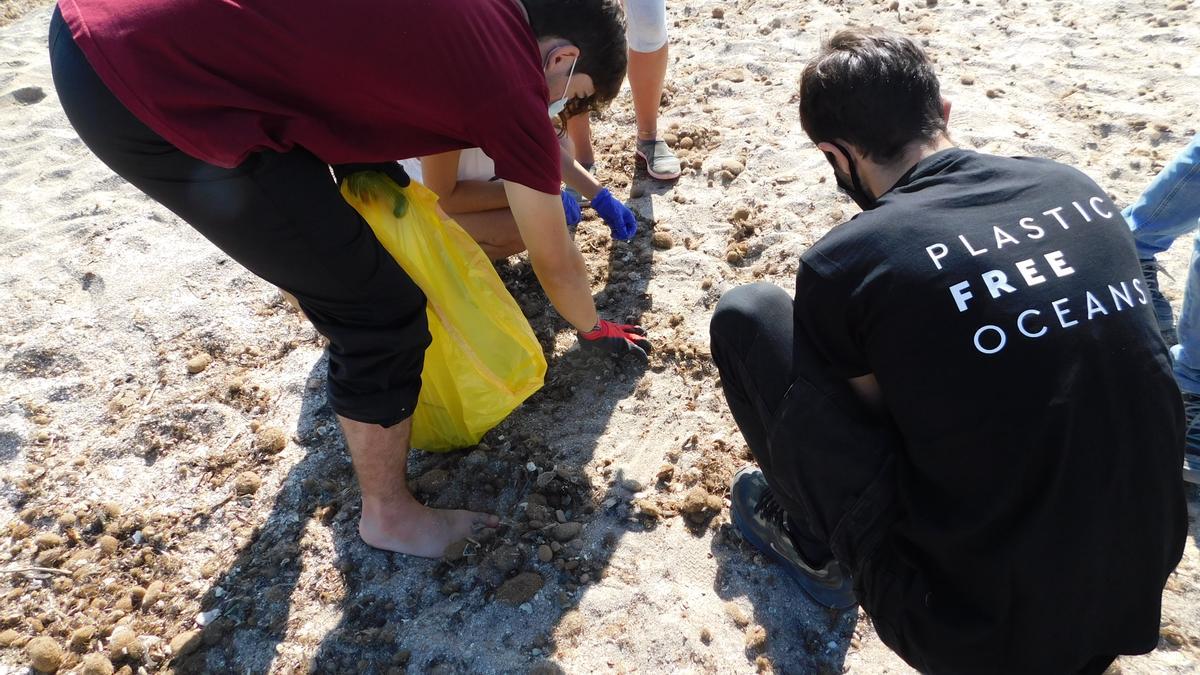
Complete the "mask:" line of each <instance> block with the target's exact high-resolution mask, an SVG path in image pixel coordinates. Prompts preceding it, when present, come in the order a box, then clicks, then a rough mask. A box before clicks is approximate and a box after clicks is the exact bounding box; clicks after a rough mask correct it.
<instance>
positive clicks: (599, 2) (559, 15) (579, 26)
mask: <svg viewBox="0 0 1200 675" xmlns="http://www.w3.org/2000/svg"><path fill="white" fill-rule="evenodd" d="M522 2H523V3H524V5H525V10H526V11H527V12H528V13H529V24H530V26H531V27H532V28H533V34H534V35H535V36H537V38H538V39H539V40H541V39H544V38H555V37H557V38H562V39H564V40H566V41H568V42H570V43H571V44H573V45H575V46H576V47H578V48H579V62H578V63H577V64H575V72H576V73H583V74H586V75H589V76H591V78H592V83H593V84H595V87H596V91H595V93H593V94H592V95H591V96H588V97H586V98H581V99H572V100H571V101H568V102H567V108H566V110H565V111H564V114H565V115H566V116H573V115H578V114H580V113H584V112H588V111H591V110H599V109H600V108H603V107H604V106H606V105H608V103H609V102H610V101H612V100H613V99H614V98H616V97H617V92H618V91H620V90H621V82H622V81H624V79H625V68H626V66H627V62H628V58H627V56H626V54H625V13H624V12H623V11H622V10H621V3H620V2H619V1H618V0H522Z"/></svg>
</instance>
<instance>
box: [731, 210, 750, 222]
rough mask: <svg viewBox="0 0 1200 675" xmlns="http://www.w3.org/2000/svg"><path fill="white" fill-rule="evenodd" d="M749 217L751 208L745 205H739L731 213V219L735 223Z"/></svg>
mask: <svg viewBox="0 0 1200 675" xmlns="http://www.w3.org/2000/svg"><path fill="white" fill-rule="evenodd" d="M749 218H750V209H748V208H746V207H745V206H739V207H738V208H736V209H734V210H733V213H731V214H729V219H730V220H732V221H733V222H735V223H736V222H741V221H743V220H748V219H749Z"/></svg>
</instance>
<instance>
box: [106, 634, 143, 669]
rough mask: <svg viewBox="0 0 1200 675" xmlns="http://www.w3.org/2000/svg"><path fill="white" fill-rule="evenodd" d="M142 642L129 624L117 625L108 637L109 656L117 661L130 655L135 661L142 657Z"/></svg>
mask: <svg viewBox="0 0 1200 675" xmlns="http://www.w3.org/2000/svg"><path fill="white" fill-rule="evenodd" d="M143 651H144V650H143V649H142V643H141V641H140V640H138V637H137V633H134V632H133V629H132V628H130V627H129V626H117V627H116V628H115V629H113V632H112V635H111V636H110V637H109V639H108V658H110V659H112V660H113V661H117V660H120V659H123V658H125V657H126V656H128V657H129V658H131V659H133V660H134V661H140V660H141V658H142V653H143Z"/></svg>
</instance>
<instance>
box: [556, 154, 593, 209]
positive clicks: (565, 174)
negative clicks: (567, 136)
mask: <svg viewBox="0 0 1200 675" xmlns="http://www.w3.org/2000/svg"><path fill="white" fill-rule="evenodd" d="M559 160H560V162H561V163H562V179H563V182H564V183H566V184H567V185H569V186H571V187H572V188H574V189H575V191H576V192H578V193H579V194H581V195H583V196H584V197H587V198H588V199H595V198H596V194H597V193H599V192H600V181H598V180H596V177H595V176H593V175H592V174H591V172H590V171H588V170H587V169H585V168H583V165H582V164H580V163H579V162H576V161H575V159H574V158H573V157H571V153H569V152H567V149H566V148H562V147H560V148H559Z"/></svg>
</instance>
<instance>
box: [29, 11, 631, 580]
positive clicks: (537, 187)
mask: <svg viewBox="0 0 1200 675" xmlns="http://www.w3.org/2000/svg"><path fill="white" fill-rule="evenodd" d="M623 23H624V22H623V17H622V15H621V12H620V7H619V5H617V4H616V3H615V2H614V0H437V2H420V1H418V0H386V1H385V0H342V2H339V3H336V4H333V5H331V4H329V3H326V2H318V1H316V0H292V2H287V3H278V2H263V1H260V0H226V1H225V2H210V1H207V0H60V2H59V5H58V8H57V9H56V11H55V14H54V17H53V19H52V21H51V24H50V55H51V64H52V70H53V75H54V83H55V88H56V89H57V90H58V94H59V99H60V100H61V102H62V105H63V108H64V110H65V111H66V113H67V117H68V119H69V120H70V122H71V124H72V125H73V126H74V127H75V129H76V131H77V132H78V133H79V135H80V137H81V138H82V139H83V141H84V142H85V143H86V144H87V146H88V147H89V148H90V149H91V150H92V151H93V152H94V153H95V154H96V155H97V156H98V157H99V158H100V159H101V160H102V161H104V162H105V164H107V165H108V166H109V167H110V168H111V169H112V170H113V171H115V172H116V173H117V174H119V175H121V176H122V177H124V178H125V179H126V180H128V181H129V182H130V183H132V184H133V185H134V186H135V187H137V188H138V189H140V190H142V191H143V192H145V193H146V194H147V195H149V196H150V197H152V198H153V199H155V200H156V201H158V202H160V203H162V204H163V205H164V206H166V207H167V208H169V209H171V210H172V211H173V212H175V213H176V214H177V215H178V216H179V217H180V218H182V219H183V220H185V221H187V222H188V223H189V224H190V225H192V226H193V227H194V228H195V229H196V230H198V231H199V232H200V233H201V234H203V235H204V236H205V237H207V238H208V239H209V240H210V241H212V242H213V243H214V244H216V245H217V246H218V247H219V248H221V250H223V251H224V252H225V253H227V254H228V255H229V256H230V257H232V258H233V259H235V260H237V261H238V262H239V263H241V264H242V265H244V266H245V267H246V268H247V269H249V270H250V271H251V272H253V273H254V274H256V275H258V276H260V277H262V278H263V279H265V280H267V281H269V282H271V283H273V284H275V285H276V286H278V287H280V288H281V289H283V290H285V291H287V292H289V293H291V294H292V295H294V296H295V297H296V298H297V299H298V301H299V304H300V307H301V308H302V309H303V310H304V313H305V314H306V315H307V316H308V318H309V319H310V320H311V321H312V322H313V325H314V326H316V328H317V330H319V331H320V332H321V333H322V334H323V335H325V336H326V337H327V338H328V339H329V377H328V395H329V401H330V404H331V406H332V407H333V409H334V411H335V412H336V413H337V415H338V420H339V421H340V423H341V425H342V430H343V431H344V433H345V436H346V443H347V446H348V447H349V450H350V455H351V457H352V459H353V462H354V466H355V471H356V473H357V475H358V481H359V484H360V486H361V488H362V499H363V509H362V518H361V521H360V523H359V533H360V535H361V536H362V538H363V540H364V541H365V542H366V543H368V544H370V545H372V546H375V547H378V548H382V549H387V550H391V551H398V552H401V553H409V554H413V555H420V556H428V557H435V556H440V555H441V554H442V552H443V550H444V549H445V547H446V546H447V545H448V544H451V543H453V542H455V541H458V540H460V539H462V538H463V537H465V536H467V535H469V534H470V533H471V532H472V531H473V530H475V529H476V528H479V527H495V526H496V525H497V518H496V517H495V516H492V515H488V514H483V513H475V512H469V511H461V510H437V509H430V508H426V507H425V506H424V505H422V504H420V503H419V502H417V501H416V500H415V499H414V498H413V496H412V495H411V494H410V493H409V491H408V489H407V487H406V483H405V466H406V461H407V456H408V450H409V436H410V429H411V416H412V411H413V408H414V407H415V405H416V402H417V394H418V391H419V390H420V387H421V379H420V374H421V369H422V364H423V360H424V351H425V347H426V346H427V345H428V344H429V339H430V338H429V331H428V328H427V326H426V321H425V297H424V295H423V294H422V293H421V291H420V289H419V288H418V287H417V286H416V285H415V284H414V283H413V282H412V280H411V279H409V277H408V276H407V275H406V274H405V273H404V271H403V270H402V269H401V268H400V266H399V265H398V264H396V262H395V261H394V260H393V259H392V257H391V256H390V255H389V254H388V252H387V251H386V250H385V249H384V248H383V247H382V246H381V245H380V244H379V242H378V241H377V240H376V239H375V237H374V235H373V234H372V232H371V229H370V227H369V226H368V225H367V224H366V222H365V221H363V220H362V218H361V217H360V216H359V215H358V214H357V212H355V211H354V210H353V209H352V208H351V207H350V206H349V205H347V204H346V203H345V201H343V199H342V198H341V195H340V194H339V191H338V186H337V184H335V182H334V180H332V179H331V177H330V166H331V165H333V166H334V173H335V175H345V174H347V173H349V172H351V171H354V170H357V169H361V168H363V166H364V165H369V166H375V167H376V168H379V169H381V170H385V171H387V172H388V173H390V174H391V175H393V177H395V178H396V179H397V181H398V182H400V183H402V184H407V180H408V179H407V176H405V175H404V174H403V171H402V170H400V169H399V166H398V165H396V164H395V162H394V160H397V159H400V158H403V157H413V156H419V155H428V154H435V153H439V152H446V151H449V150H455V149H459V148H467V147H479V148H482V149H483V150H484V151H485V152H486V153H487V154H488V155H489V156H491V157H492V158H493V159H494V160H495V163H496V175H497V176H498V177H499V178H501V179H502V180H503V181H504V189H505V193H506V195H507V197H508V202H509V204H510V206H511V208H512V212H513V216H514V219H515V220H516V222H517V225H518V227H519V229H520V232H521V237H522V239H523V240H524V241H525V243H526V244H527V245H528V249H529V256H530V259H531V261H532V263H533V268H534V271H535V272H536V273H537V276H538V279H539V280H540V281H541V284H542V287H543V289H544V290H545V291H546V295H547V296H548V297H549V298H550V301H551V302H552V303H553V304H554V306H555V308H556V309H557V310H558V311H559V313H560V314H562V316H563V317H564V318H565V319H566V320H567V321H569V322H570V323H571V325H573V326H574V327H575V328H576V330H577V331H578V332H579V338H580V343H581V345H582V346H584V347H587V348H595V349H605V350H610V351H614V352H619V353H630V352H632V353H635V354H640V355H644V354H645V352H646V351H648V350H649V348H650V344H649V342H648V341H647V340H646V338H645V337H644V332H643V331H642V330H641V329H640V328H638V327H636V326H624V325H619V324H614V323H611V322H608V321H604V320H602V319H600V318H599V317H598V316H597V313H596V307H595V305H594V303H593V302H592V296H591V289H590V286H589V283H588V276H587V274H586V270H585V267H584V262H583V258H582V256H581V255H580V254H579V251H578V250H577V249H576V248H575V246H574V244H573V243H572V241H571V239H570V237H569V236H568V231H567V228H566V225H565V221H564V212H563V202H562V200H561V198H560V195H559V187H560V182H559V181H560V178H559V149H558V143H557V139H556V136H555V131H554V128H553V126H552V124H551V121H550V117H551V116H552V115H553V114H554V113H555V112H556V111H557V110H556V109H561V108H563V107H564V103H565V104H566V107H569V108H570V109H572V110H576V111H578V110H585V109H588V108H591V107H595V106H599V105H602V104H604V103H606V102H608V101H609V100H611V99H612V98H613V97H614V96H615V95H616V93H617V89H618V88H619V87H620V83H621V81H622V79H623V78H624V75H625V65H626V62H625V58H626V57H625V40H624V25H623ZM548 113H549V114H548ZM378 163H383V164H378Z"/></svg>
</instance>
